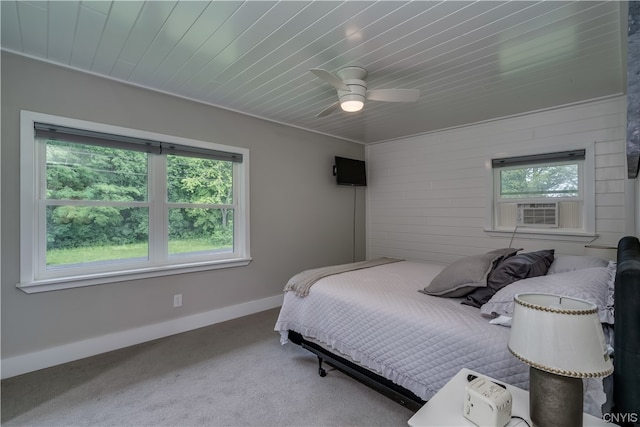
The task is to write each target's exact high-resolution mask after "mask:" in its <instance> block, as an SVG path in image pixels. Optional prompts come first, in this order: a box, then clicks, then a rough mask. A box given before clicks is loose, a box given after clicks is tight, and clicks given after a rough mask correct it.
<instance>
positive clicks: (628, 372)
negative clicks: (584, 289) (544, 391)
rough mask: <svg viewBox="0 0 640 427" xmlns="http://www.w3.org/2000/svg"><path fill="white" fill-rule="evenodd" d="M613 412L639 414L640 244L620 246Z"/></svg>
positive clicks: (626, 240)
mask: <svg viewBox="0 0 640 427" xmlns="http://www.w3.org/2000/svg"><path fill="white" fill-rule="evenodd" d="M615 316H616V320H615V327H614V328H615V329H614V358H613V364H614V371H613V390H614V391H613V402H614V410H615V411H616V412H618V413H622V414H631V413H634V414H640V241H639V240H638V238H637V237H630V236H627V237H623V238H622V239H621V240H620V242H619V243H618V265H617V270H616V283H615Z"/></svg>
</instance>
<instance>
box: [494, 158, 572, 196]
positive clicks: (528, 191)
mask: <svg viewBox="0 0 640 427" xmlns="http://www.w3.org/2000/svg"><path fill="white" fill-rule="evenodd" d="M578 182H579V180H578V165H577V164H575V163H574V164H569V165H553V166H537V167H522V168H517V169H505V170H500V197H502V198H514V199H515V198H519V199H524V198H537V197H578V196H579V188H578Z"/></svg>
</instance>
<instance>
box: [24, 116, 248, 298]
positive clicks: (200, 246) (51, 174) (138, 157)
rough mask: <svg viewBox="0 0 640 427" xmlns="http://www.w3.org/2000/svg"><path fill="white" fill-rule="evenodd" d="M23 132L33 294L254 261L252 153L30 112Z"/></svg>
mask: <svg viewBox="0 0 640 427" xmlns="http://www.w3.org/2000/svg"><path fill="white" fill-rule="evenodd" d="M21 132H22V136H21V139H22V141H21V162H22V163H21V168H22V170H21V180H22V182H21V221H22V224H21V245H22V248H21V257H22V259H21V274H22V277H21V283H20V284H19V287H20V288H22V289H23V290H25V291H26V292H37V291H43V290H52V289H60V288H68V287H75V286H84V285H89V284H98V283H105V282H110V281H116V280H127V279H132V278H140V277H149V276H155V275H160V274H174V273H181V272H187V271H197V270H202V269H210V268H220V267H225V266H237V265H246V264H247V263H248V262H249V259H250V258H249V227H248V225H249V222H248V212H247V205H248V191H249V189H248V167H247V164H248V151H247V150H245V149H239V148H235V147H229V146H221V145H219V144H212V143H207V142H202V141H194V140H187V139H183V138H176V137H171V136H167V135H160V134H154V133H149V132H141V131H136V130H131V129H124V128H118V127H113V126H106V125H100V124H96V123H88V122H81V121H77V120H72V119H67V118H61V117H53V116H47V115H42V114H37V113H30V112H23V113H22V129H21Z"/></svg>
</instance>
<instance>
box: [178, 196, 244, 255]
mask: <svg viewBox="0 0 640 427" xmlns="http://www.w3.org/2000/svg"><path fill="white" fill-rule="evenodd" d="M233 213H234V211H233V209H192V208H181V209H169V255H178V254H187V253H188V254H190V255H193V254H194V253H198V252H201V253H224V252H227V253H228V252H233Z"/></svg>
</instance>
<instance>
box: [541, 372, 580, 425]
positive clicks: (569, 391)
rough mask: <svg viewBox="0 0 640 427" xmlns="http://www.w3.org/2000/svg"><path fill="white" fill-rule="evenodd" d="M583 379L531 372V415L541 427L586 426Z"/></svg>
mask: <svg viewBox="0 0 640 427" xmlns="http://www.w3.org/2000/svg"><path fill="white" fill-rule="evenodd" d="M582 400H583V387H582V378H570V377H563V376H561V375H556V374H551V373H549V372H545V371H541V370H539V369H536V368H534V367H531V368H530V370H529V415H530V417H531V421H532V422H533V425H534V426H537V427H551V426H553V427H555V426H557V427H574V426H575V427H581V426H582Z"/></svg>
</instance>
